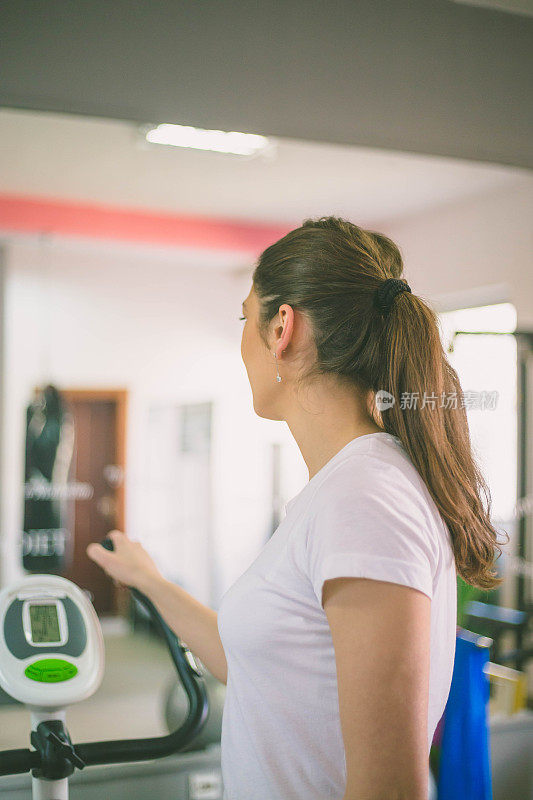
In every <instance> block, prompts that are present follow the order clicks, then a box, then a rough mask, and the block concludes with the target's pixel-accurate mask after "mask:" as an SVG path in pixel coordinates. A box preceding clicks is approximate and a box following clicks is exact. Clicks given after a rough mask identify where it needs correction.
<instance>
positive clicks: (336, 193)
mask: <svg viewBox="0 0 533 800" xmlns="http://www.w3.org/2000/svg"><path fill="white" fill-rule="evenodd" d="M0 140H1V141H2V147H1V148H0V195H2V194H4V195H5V194H15V195H21V196H29V197H37V198H39V197H41V198H55V199H62V200H72V201H83V202H91V203H96V204H101V205H105V206H111V207H117V208H128V209H143V210H150V211H153V212H163V213H173V214H182V215H201V216H203V217H215V218H220V219H227V220H242V221H245V222H246V221H248V222H251V223H272V224H276V225H277V224H279V225H288V226H292V225H297V224H300V223H301V221H302V219H303V218H304V217H306V216H315V215H323V214H340V215H346V216H347V217H348V218H349V219H352V220H353V221H356V222H357V223H358V224H360V225H367V226H369V225H374V224H386V222H388V221H390V220H392V219H397V218H399V217H402V216H405V215H410V214H415V213H417V212H420V211H423V210H425V209H428V208H431V207H435V206H442V205H445V204H447V203H455V202H457V201H458V200H460V199H461V198H465V197H472V196H476V195H479V194H481V193H484V192H489V191H494V190H495V189H498V188H499V187H503V186H511V185H516V184H517V183H519V182H521V181H528V182H529V181H531V180H532V179H533V176H532V175H531V173H530V172H529V171H527V170H522V169H517V168H509V167H504V166H499V165H491V164H482V163H472V162H467V161H463V160H456V159H446V158H436V157H429V156H423V155H414V154H408V153H399V152H391V151H385V150H380V149H370V148H362V147H354V146H346V145H333V144H319V143H313V142H306V141H298V140H291V139H278V140H276V141H275V149H276V154H275V156H272V157H271V158H267V159H263V158H260V157H256V158H242V157H238V156H228V155H226V154H222V153H214V152H205V151H199V150H186V149H181V148H173V147H161V146H157V145H151V146H147V145H143V143H142V140H141V138H140V137H139V135H138V130H137V126H136V125H134V124H132V123H128V122H120V121H116V120H107V119H90V118H86V117H79V116H69V115H58V114H49V113H38V112H28V111H12V110H3V111H0ZM0 227H1V220H0Z"/></svg>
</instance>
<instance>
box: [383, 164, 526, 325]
mask: <svg viewBox="0 0 533 800" xmlns="http://www.w3.org/2000/svg"><path fill="white" fill-rule="evenodd" d="M532 221H533V173H531V179H530V181H524V180H521V181H519V182H517V184H516V186H514V187H510V188H505V189H500V190H494V191H492V192H486V193H485V194H482V195H476V196H474V197H472V198H470V199H462V200H461V201H459V202H457V203H450V204H448V205H446V206H443V207H440V208H436V209H435V208H434V209H430V210H428V211H426V212H423V213H418V214H416V215H415V216H412V217H405V218H404V219H396V220H391V221H390V222H388V223H385V224H384V225H381V227H380V230H383V232H384V233H386V234H387V235H388V236H390V237H391V238H392V239H393V240H394V241H396V242H397V243H398V244H399V246H400V249H401V251H402V254H403V256H404V263H405V267H406V275H407V278H408V280H409V281H410V284H411V287H412V289H413V291H415V292H416V293H417V294H421V295H423V296H425V297H428V298H429V299H430V300H432V301H434V302H436V303H437V302H438V305H439V307H441V308H442V309H443V310H450V309H452V308H460V307H463V306H464V305H469V304H472V305H484V304H487V303H496V302H501V301H509V302H512V303H514V305H515V306H516V309H517V312H518V325H519V326H520V327H525V328H533V223H532ZM384 228H385V229H384Z"/></svg>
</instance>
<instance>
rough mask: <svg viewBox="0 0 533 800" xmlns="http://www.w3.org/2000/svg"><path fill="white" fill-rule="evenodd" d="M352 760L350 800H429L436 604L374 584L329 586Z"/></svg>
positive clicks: (326, 593) (347, 581)
mask: <svg viewBox="0 0 533 800" xmlns="http://www.w3.org/2000/svg"><path fill="white" fill-rule="evenodd" d="M322 601H323V607H324V611H325V613H326V616H327V618H328V622H329V625H330V628H331V635H332V640H333V646H334V649H335V659H336V665H337V679H338V692H339V710H340V720H341V727H342V733H343V738H344V748H345V754H346V771H347V781H346V792H345V795H344V798H343V800H383V798H387V800H427V797H428V781H429V759H428V748H427V736H428V730H427V714H428V695H429V659H430V609H431V600H430V598H429V597H428V596H427V595H425V594H424V593H423V592H421V591H418V590H417V589H413V588H411V587H410V586H402V585H399V584H395V583H389V582H385V581H378V580H370V579H367V578H351V577H350V578H334V579H330V580H327V581H325V582H324V587H323V594H322Z"/></svg>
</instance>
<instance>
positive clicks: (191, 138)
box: [145, 123, 270, 156]
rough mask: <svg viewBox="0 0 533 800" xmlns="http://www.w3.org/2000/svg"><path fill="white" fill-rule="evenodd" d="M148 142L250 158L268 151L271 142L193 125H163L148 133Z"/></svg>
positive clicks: (247, 134)
mask: <svg viewBox="0 0 533 800" xmlns="http://www.w3.org/2000/svg"><path fill="white" fill-rule="evenodd" d="M145 136H146V141H147V142H151V143H152V144H165V145H171V146H172V147H192V148H194V149H195V150H214V151H216V152H218V153H233V154H235V155H239V156H249V155H254V154H255V153H260V152H261V151H263V150H266V149H267V148H268V147H269V145H270V142H269V140H268V139H267V138H266V136H259V135H257V134H255V133H239V132H238V131H210V130H205V129H204V128H193V127H192V126H191V125H172V124H170V123H162V124H161V125H157V126H156V127H151V128H150V129H149V130H147V131H146V134H145Z"/></svg>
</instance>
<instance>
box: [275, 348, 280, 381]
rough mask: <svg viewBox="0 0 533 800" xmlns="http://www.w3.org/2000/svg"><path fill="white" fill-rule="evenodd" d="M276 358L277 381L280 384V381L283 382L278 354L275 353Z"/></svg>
mask: <svg viewBox="0 0 533 800" xmlns="http://www.w3.org/2000/svg"><path fill="white" fill-rule="evenodd" d="M274 358H275V359H276V372H277V375H276V380H277V382H278V383H279V382H280V380H281V375H280V374H279V369H278V354H277V353H274Z"/></svg>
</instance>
